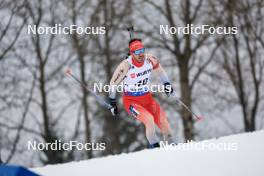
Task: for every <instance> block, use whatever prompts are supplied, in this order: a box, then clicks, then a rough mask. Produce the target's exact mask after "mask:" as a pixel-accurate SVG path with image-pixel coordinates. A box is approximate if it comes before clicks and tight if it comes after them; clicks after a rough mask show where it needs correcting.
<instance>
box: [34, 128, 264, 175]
mask: <svg viewBox="0 0 264 176" xmlns="http://www.w3.org/2000/svg"><path fill="white" fill-rule="evenodd" d="M31 170H32V171H34V172H36V173H39V174H40V175H44V176H62V175H63V176H73V175H75V176H87V175H93V176H98V175H99V176H101V175H102V176H104V175H105V176H106V175H107V176H144V175H145V176H164V175H166V176H169V175H171V176H177V175H179V176H199V175H202V176H229V175H230V176H231V175H232V176H248V175H252V176H253V175H254V176H264V130H262V131H257V132H252V133H244V134H238V135H232V136H226V137H221V138H218V139H211V140H207V141H201V142H190V143H185V144H179V145H177V146H176V147H175V146H174V147H165V148H162V149H146V150H142V151H139V152H134V153H129V154H119V155H114V156H107V157H103V158H96V159H91V160H86V161H79V162H70V163H65V164H57V165H47V166H44V167H39V168H31Z"/></svg>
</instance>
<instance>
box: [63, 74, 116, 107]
mask: <svg viewBox="0 0 264 176" xmlns="http://www.w3.org/2000/svg"><path fill="white" fill-rule="evenodd" d="M65 75H67V76H70V77H71V78H73V79H74V80H75V81H76V82H78V83H79V84H80V85H81V86H82V87H84V88H85V89H86V90H87V91H89V92H90V93H91V94H92V95H93V96H94V97H95V99H96V101H97V102H98V103H99V104H100V105H101V106H103V107H105V108H107V109H108V110H110V111H111V112H112V111H113V110H114V108H113V106H111V105H110V104H109V103H107V102H106V101H105V100H104V99H103V98H102V97H100V96H99V95H97V93H95V92H94V91H92V90H91V89H89V88H88V87H87V85H86V84H85V83H84V82H82V81H81V80H79V79H78V78H77V77H76V76H74V75H73V74H72V72H71V70H70V69H66V70H65Z"/></svg>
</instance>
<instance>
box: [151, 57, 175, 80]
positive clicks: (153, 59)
mask: <svg viewBox="0 0 264 176" xmlns="http://www.w3.org/2000/svg"><path fill="white" fill-rule="evenodd" d="M147 58H148V59H149V60H150V62H151V64H152V66H153V71H154V73H156V74H157V75H158V77H159V79H160V80H161V82H162V83H163V84H165V83H170V80H169V77H168V75H167V73H166V72H165V70H164V69H163V67H162V66H161V64H160V63H159V60H158V59H157V58H156V57H155V56H153V55H150V54H148V57H147Z"/></svg>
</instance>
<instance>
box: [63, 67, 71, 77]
mask: <svg viewBox="0 0 264 176" xmlns="http://www.w3.org/2000/svg"><path fill="white" fill-rule="evenodd" d="M71 73H72V72H71V69H69V68H67V69H65V70H64V74H65V75H67V76H68V75H71Z"/></svg>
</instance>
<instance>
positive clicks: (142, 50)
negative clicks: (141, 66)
mask: <svg viewBox="0 0 264 176" xmlns="http://www.w3.org/2000/svg"><path fill="white" fill-rule="evenodd" d="M144 52H145V48H142V49H138V50H135V51H133V53H134V54H135V55H140V54H141V53H144Z"/></svg>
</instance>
